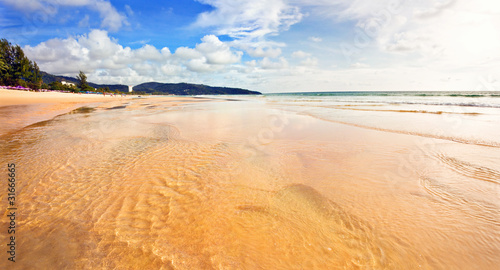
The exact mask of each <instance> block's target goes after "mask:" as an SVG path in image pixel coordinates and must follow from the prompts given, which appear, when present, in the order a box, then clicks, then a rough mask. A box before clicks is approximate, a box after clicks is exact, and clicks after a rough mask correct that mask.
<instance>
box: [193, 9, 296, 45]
mask: <svg viewBox="0 0 500 270" xmlns="http://www.w3.org/2000/svg"><path fill="white" fill-rule="evenodd" d="M198 1H199V2H200V3H203V4H207V5H211V6H212V7H214V10H212V11H208V12H203V13H201V14H200V15H199V16H198V18H197V20H196V22H195V23H194V26H196V27H204V28H213V29H215V31H216V33H217V34H218V35H228V36H230V37H233V38H237V39H247V40H252V39H259V38H263V37H265V36H266V35H269V34H277V33H278V32H280V31H282V30H286V29H288V28H289V27H290V26H291V25H293V24H295V23H297V22H299V21H300V20H301V19H302V17H303V14H302V13H301V12H300V10H299V8H297V7H294V6H291V5H288V4H287V3H286V1H285V0H274V1H268V0H254V1H246V0H198Z"/></svg>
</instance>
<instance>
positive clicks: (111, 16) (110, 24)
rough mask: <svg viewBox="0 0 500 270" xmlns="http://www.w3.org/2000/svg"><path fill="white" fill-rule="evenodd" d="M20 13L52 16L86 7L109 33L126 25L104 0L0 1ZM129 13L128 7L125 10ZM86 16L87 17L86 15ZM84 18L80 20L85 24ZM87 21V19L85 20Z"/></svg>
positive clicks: (114, 9)
mask: <svg viewBox="0 0 500 270" xmlns="http://www.w3.org/2000/svg"><path fill="white" fill-rule="evenodd" d="M0 2H3V3H5V4H7V5H9V6H12V7H14V8H15V9H17V10H19V11H20V12H24V13H33V12H41V13H42V14H43V15H48V16H54V15H55V14H57V13H58V10H59V9H60V8H61V7H72V8H75V7H86V8H88V9H91V10H94V11H97V12H98V13H99V17H100V18H101V27H103V28H105V29H108V30H110V31H118V30H119V29H120V28H121V27H122V26H123V25H128V22H127V18H126V16H125V15H123V14H121V13H119V12H118V11H117V10H116V8H115V7H114V6H113V5H112V4H111V3H110V2H109V1H106V0H67V1H60V0H0ZM127 11H128V12H129V13H130V12H131V11H132V10H131V9H130V7H129V8H128V9H127ZM86 16H88V15H86ZM85 20H86V17H84V18H82V20H80V23H81V24H85ZM87 21H88V19H87Z"/></svg>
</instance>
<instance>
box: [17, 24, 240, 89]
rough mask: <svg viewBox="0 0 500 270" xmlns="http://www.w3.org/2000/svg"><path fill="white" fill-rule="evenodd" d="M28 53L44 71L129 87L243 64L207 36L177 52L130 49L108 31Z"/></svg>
mask: <svg viewBox="0 0 500 270" xmlns="http://www.w3.org/2000/svg"><path fill="white" fill-rule="evenodd" d="M23 49H24V51H25V52H26V54H27V55H28V57H29V58H30V59H33V60H35V61H36V62H37V63H38V64H39V66H40V67H41V69H42V70H44V71H47V72H50V73H54V74H61V75H69V76H75V74H77V73H78V72H79V71H80V70H83V71H84V72H87V73H89V74H88V77H89V80H94V81H95V82H103V83H112V82H113V83H127V84H130V83H140V82H144V81H150V80H160V81H171V80H178V79H179V78H182V77H184V78H189V77H190V76H196V73H212V74H213V73H217V72H220V71H222V70H229V69H232V68H236V67H233V64H237V63H239V62H240V60H241V56H242V54H243V53H242V52H241V51H234V50H232V49H231V47H230V46H229V45H228V44H226V43H224V42H222V41H220V40H219V39H218V38H217V37H216V36H213V35H207V36H205V37H203V38H202V39H201V42H200V43H199V44H197V45H196V46H195V47H194V48H188V47H180V48H177V49H176V50H175V52H174V53H171V51H170V49H169V48H167V47H164V48H161V49H158V48H156V47H154V46H152V45H149V44H146V45H144V46H142V47H141V48H138V49H131V48H130V47H124V46H122V45H120V44H119V43H118V40H116V39H114V38H112V37H110V36H109V34H108V32H107V31H105V30H92V31H91V32H90V33H88V34H87V35H81V36H77V37H69V38H66V39H58V38H55V39H50V40H48V41H45V42H42V43H40V44H38V45H36V46H33V47H32V46H25V47H24V48H23Z"/></svg>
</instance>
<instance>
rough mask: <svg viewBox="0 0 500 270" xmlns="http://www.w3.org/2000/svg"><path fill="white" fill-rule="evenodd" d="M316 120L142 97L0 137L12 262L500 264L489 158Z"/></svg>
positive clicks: (476, 150)
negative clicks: (10, 177)
mask: <svg viewBox="0 0 500 270" xmlns="http://www.w3.org/2000/svg"><path fill="white" fill-rule="evenodd" d="M379 109H380V108H379ZM317 110H318V109H317V108H314V109H308V110H301V111H293V110H290V107H289V106H281V105H279V104H275V103H272V102H271V103H270V102H266V101H262V100H260V99H257V100H251V101H235V100H215V101H214V100H210V99H200V100H197V102H192V101H186V100H179V101H165V100H162V99H160V98H156V99H154V98H153V99H137V100H131V101H127V102H123V104H107V105H106V104H103V105H101V106H99V107H85V108H81V109H78V110H76V111H74V112H73V113H68V114H65V115H61V116H58V117H56V118H55V119H53V120H50V121H46V122H42V123H39V124H34V125H31V126H28V127H25V128H24V129H21V130H19V131H17V132H12V133H9V134H6V135H3V136H2V137H1V139H0V142H1V150H2V154H1V156H0V157H1V158H0V161H1V163H2V164H7V163H12V162H15V163H16V165H17V166H18V173H19V177H18V179H19V189H18V200H19V228H20V230H19V235H18V241H19V242H18V254H19V261H18V262H17V263H16V266H19V267H20V268H25V269H28V268H39V269H54V268H59V269H64V268H66V269H86V268H92V269H414V268H424V269H470V268H477V269H495V267H496V266H497V265H499V264H500V257H499V255H498V254H500V212H499V209H500V208H499V206H500V202H499V200H498V195H499V183H500V180H499V175H500V168H499V165H498V164H499V163H498V161H499V160H500V151H499V148H498V147H495V146H482V145H476V144H464V143H457V142H454V141H452V140H446V139H443V138H439V137H437V138H433V137H431V136H418V134H417V135H416V134H413V135H406V134H403V133H405V132H400V133H397V132H390V131H384V130H383V129H379V130H377V129H374V128H364V127H362V126H361V125H360V123H359V122H355V123H354V125H346V124H341V123H336V122H335V121H328V120H329V119H325V117H324V116H325V115H318V114H317ZM351 111H352V112H354V113H356V115H353V119H357V120H356V121H358V120H359V119H360V118H359V115H357V113H359V112H360V111H359V110H349V112H351ZM361 112H363V111H361ZM393 113H394V114H395V115H393V116H392V120H391V121H393V122H396V124H395V125H394V126H397V125H398V123H399V125H400V126H404V123H405V122H404V121H405V117H404V116H400V115H398V113H397V112H393ZM419 115H426V114H424V113H419ZM432 115H435V114H432ZM342 117H346V118H345V119H349V117H347V116H346V115H344V116H342ZM330 120H332V119H330ZM333 120H335V119H333ZM337 120H338V119H337ZM359 121H362V120H359ZM394 126H393V127H391V129H394V128H395V127H394ZM424 131H425V130H423V131H422V133H423V132H424ZM487 138H488V139H489V138H490V137H487ZM471 153H473V154H471ZM5 195H6V194H4V193H2V194H0V196H2V202H3V203H5V202H6V198H5ZM2 228H6V218H5V216H4V218H2ZM5 237H6V235H5V234H1V235H0V240H1V243H4V242H5V241H6V240H5ZM5 261H6V260H2V262H1V263H0V264H1V265H4V264H5V263H6V262H5Z"/></svg>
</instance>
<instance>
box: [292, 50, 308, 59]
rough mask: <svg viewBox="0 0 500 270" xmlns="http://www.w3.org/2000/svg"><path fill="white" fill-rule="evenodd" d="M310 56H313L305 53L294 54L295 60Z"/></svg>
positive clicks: (296, 52) (297, 52)
mask: <svg viewBox="0 0 500 270" xmlns="http://www.w3.org/2000/svg"><path fill="white" fill-rule="evenodd" d="M308 56H311V54H310V53H306V52H303V51H295V52H293V53H292V57H293V58H306V57H308Z"/></svg>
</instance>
